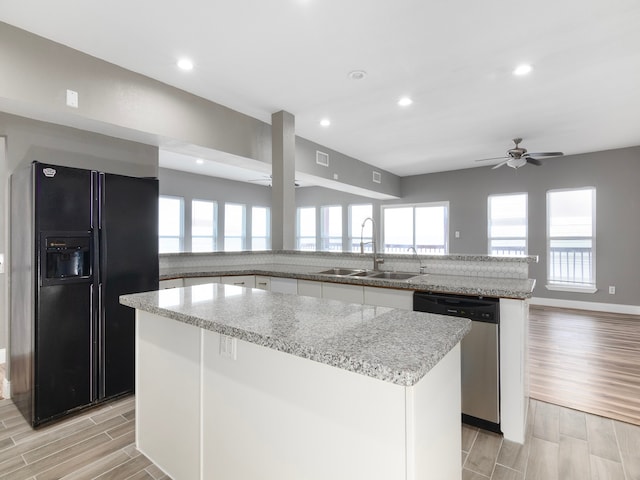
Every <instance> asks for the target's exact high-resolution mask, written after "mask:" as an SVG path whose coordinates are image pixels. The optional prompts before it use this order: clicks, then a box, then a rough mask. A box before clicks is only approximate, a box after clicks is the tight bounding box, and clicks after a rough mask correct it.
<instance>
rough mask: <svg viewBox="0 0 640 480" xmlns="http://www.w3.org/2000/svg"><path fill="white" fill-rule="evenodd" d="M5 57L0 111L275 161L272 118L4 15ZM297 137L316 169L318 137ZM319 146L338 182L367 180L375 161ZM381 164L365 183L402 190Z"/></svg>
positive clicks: (176, 147)
mask: <svg viewBox="0 0 640 480" xmlns="http://www.w3.org/2000/svg"><path fill="white" fill-rule="evenodd" d="M0 65H2V75H0V111H4V112H7V113H13V114H16V115H21V116H24V117H29V118H33V119H37V120H44V121H47V122H53V123H56V124H59V125H66V126H71V127H76V128H82V129H83V130H87V131H93V132H96V133H102V134H105V135H110V136H114V137H118V138H123V139H127V140H133V141H137V142H141V143H146V144H149V145H155V146H159V147H163V148H166V149H168V150H171V151H175V152H178V153H184V154H190V155H194V156H198V157H201V158H210V157H211V158H215V157H216V156H218V155H219V154H218V153H217V152H219V151H222V152H227V153H231V154H233V155H237V156H240V157H245V158H249V159H252V160H258V161H261V162H265V163H268V164H270V163H271V144H272V141H271V125H269V124H267V123H265V122H262V121H260V120H257V119H255V118H252V117H249V116H248V115H244V114H242V113H239V112H236V111H234V110H231V109H230V108H227V107H225V106H223V105H219V104H217V103H215V102H212V101H209V100H206V99H204V98H201V97H198V96H196V95H192V94H190V93H187V92H185V91H183V90H180V89H177V88H175V87H171V86H169V85H167V84H165V83H161V82H159V81H156V80H153V79H151V78H148V77H145V76H143V75H140V74H137V73H134V72H131V71H129V70H125V69H124V68H121V67H118V66H116V65H114V64H111V63H107V62H104V61H102V60H99V59H97V58H95V57H92V56H90V55H86V54H84V53H82V52H79V51H77V50H73V49H71V48H68V47H66V46H64V45H61V44H58V43H54V42H51V41H49V40H46V39H44V38H42V37H39V36H37V35H33V34H31V33H29V32H26V31H24V30H21V29H18V28H16V27H13V26H11V25H8V24H6V23H2V22H0ZM176 74H177V75H178V74H180V73H179V72H176ZM67 89H71V90H75V91H76V92H78V97H79V102H78V103H79V107H78V108H70V107H68V106H66V91H67ZM296 142H297V147H296V150H297V151H299V152H300V153H299V154H298V156H299V157H300V166H301V168H302V171H304V172H305V173H310V174H314V172H313V168H314V166H315V149H314V150H313V157H312V159H311V156H309V155H308V154H310V150H309V149H311V148H313V147H314V146H315V145H316V144H313V143H312V142H309V141H308V140H305V139H303V138H300V137H296ZM319 147H320V146H319ZM320 149H322V150H323V151H330V152H332V155H333V156H334V159H335V163H334V167H335V168H337V169H338V170H337V172H338V173H340V182H342V183H347V184H349V183H350V182H353V185H356V186H363V185H360V184H361V183H362V182H361V178H360V176H359V175H360V172H361V170H362V169H365V168H369V169H371V167H367V166H366V164H364V163H363V162H360V161H359V160H357V159H354V158H351V157H348V156H346V155H342V154H340V153H338V152H335V151H332V150H328V149H326V148H324V147H320ZM307 158H308V159H309V160H308V161H307V160H306V159H307ZM311 161H312V162H313V163H311ZM381 172H382V174H383V183H382V184H376V183H372V182H366V183H365V185H364V188H368V189H369V190H373V191H376V192H382V193H388V194H391V195H397V194H398V191H399V186H398V185H399V178H398V177H397V176H395V175H393V174H391V173H389V172H385V171H381ZM322 173H325V172H322ZM366 177H367V178H371V173H370V172H368V173H367V175H366ZM330 178H332V177H330Z"/></svg>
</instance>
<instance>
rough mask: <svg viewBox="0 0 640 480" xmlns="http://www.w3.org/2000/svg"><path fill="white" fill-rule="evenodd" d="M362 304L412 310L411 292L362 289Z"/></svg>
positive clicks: (377, 288)
mask: <svg viewBox="0 0 640 480" xmlns="http://www.w3.org/2000/svg"><path fill="white" fill-rule="evenodd" d="M364 304H365V305H375V306H377V307H391V308H402V309H403V310H413V290H400V289H397V290H396V289H394V288H380V287H364Z"/></svg>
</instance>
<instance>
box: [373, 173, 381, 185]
mask: <svg viewBox="0 0 640 480" xmlns="http://www.w3.org/2000/svg"><path fill="white" fill-rule="evenodd" d="M373 183H382V174H381V173H380V172H376V171H374V172H373Z"/></svg>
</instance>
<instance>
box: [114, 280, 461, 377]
mask: <svg viewBox="0 0 640 480" xmlns="http://www.w3.org/2000/svg"><path fill="white" fill-rule="evenodd" d="M186 288H190V287H186ZM152 293H153V292H152ZM265 293H269V294H272V293H271V292H265ZM145 295H146V294H145V293H142V294H130V295H122V296H120V303H121V304H122V305H125V306H128V307H131V308H135V309H138V310H142V311H145V312H148V313H152V314H156V315H159V316H162V317H166V318H170V319H172V320H176V321H179V322H181V323H185V324H188V325H192V326H195V327H199V328H202V329H205V330H210V331H213V332H217V333H220V334H223V335H229V336H231V337H234V338H238V339H240V340H245V341H247V342H250V343H253V344H256V345H261V346H264V347H267V348H270V349H273V350H277V351H280V352H283V353H288V354H292V355H295V356H297V357H301V358H306V359H309V360H312V361H316V362H319V363H323V364H326V365H330V366H333V367H336V368H340V369H342V370H346V371H350V372H353V373H357V374H361V375H365V376H368V377H371V378H375V379H378V380H381V381H386V382H389V383H393V384H396V385H400V386H403V387H411V386H413V385H415V384H416V383H418V382H419V381H420V380H421V379H422V378H423V377H424V376H425V375H426V374H427V373H428V372H429V371H430V370H431V369H432V368H433V367H435V365H436V364H437V363H438V362H439V361H440V360H442V359H443V358H444V357H445V356H446V355H447V354H448V353H449V352H450V351H451V350H452V349H453V348H454V347H455V346H456V345H457V344H458V343H459V342H460V341H461V340H462V338H464V336H465V335H466V334H467V333H468V332H469V331H470V330H471V321H470V320H468V319H462V318H456V320H457V321H459V322H460V323H461V324H462V325H463V327H462V328H461V329H459V330H457V331H456V332H454V333H452V334H450V335H448V336H447V338H446V339H441V340H440V341H439V345H438V347H439V348H438V349H437V350H434V351H431V352H429V353H428V355H426V356H424V357H422V358H421V363H420V365H419V366H417V367H415V368H412V369H402V370H395V369H392V368H390V367H388V366H385V365H382V364H372V363H371V362H368V361H366V360H363V359H359V358H355V357H352V356H348V355H344V354H339V353H334V352H329V351H318V350H317V349H316V348H314V347H312V346H309V345H302V344H299V343H294V342H291V341H285V340H283V339H278V338H276V337H272V336H268V335H262V334H259V333H256V332H251V331H247V330H243V329H241V328H237V327H231V326H228V325H224V324H221V323H218V322H213V321H210V320H206V319H203V318H201V317H199V316H195V315H189V314H186V313H183V312H179V311H176V310H174V309H171V308H162V307H158V306H156V305H152V304H150V303H149V302H148V301H145ZM272 295H281V294H272ZM327 301H332V300H327ZM389 310H390V311H397V312H402V313H407V314H413V313H415V312H411V311H408V310H400V309H389ZM425 315H432V314H425ZM438 316H439V315H438ZM447 318H448V319H449V320H450V317H447Z"/></svg>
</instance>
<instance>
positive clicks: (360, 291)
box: [322, 282, 364, 304]
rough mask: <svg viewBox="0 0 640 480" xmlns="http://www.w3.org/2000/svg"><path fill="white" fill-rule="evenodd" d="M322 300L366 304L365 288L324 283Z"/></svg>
mask: <svg viewBox="0 0 640 480" xmlns="http://www.w3.org/2000/svg"><path fill="white" fill-rule="evenodd" d="M322 298H330V299H331V300H341V301H343V302H349V303H360V304H362V303H364V288H363V287H361V286H360V285H347V284H344V283H326V282H324V283H323V284H322Z"/></svg>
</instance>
